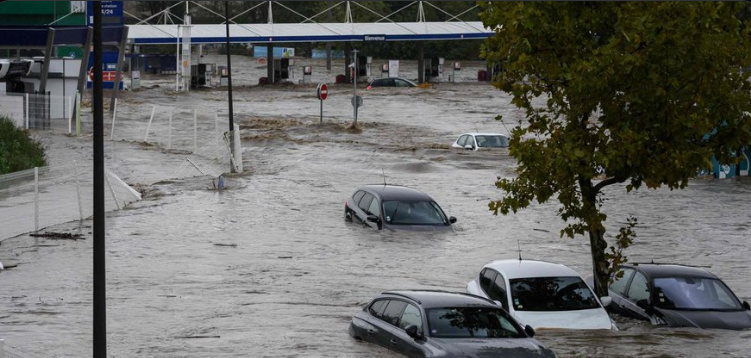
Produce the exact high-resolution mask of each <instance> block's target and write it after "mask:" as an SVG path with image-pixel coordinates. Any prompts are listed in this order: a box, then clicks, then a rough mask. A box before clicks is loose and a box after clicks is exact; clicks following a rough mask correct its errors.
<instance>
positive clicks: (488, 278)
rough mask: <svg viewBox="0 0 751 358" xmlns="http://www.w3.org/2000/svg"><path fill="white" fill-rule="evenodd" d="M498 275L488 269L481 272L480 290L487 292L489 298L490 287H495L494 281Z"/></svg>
mask: <svg viewBox="0 0 751 358" xmlns="http://www.w3.org/2000/svg"><path fill="white" fill-rule="evenodd" d="M497 275H498V273H497V272H495V271H493V270H491V269H487V268H486V269H483V270H482V272H480V288H482V290H483V291H485V294H487V295H488V297H490V286H492V285H493V281H495V277H496V276H497Z"/></svg>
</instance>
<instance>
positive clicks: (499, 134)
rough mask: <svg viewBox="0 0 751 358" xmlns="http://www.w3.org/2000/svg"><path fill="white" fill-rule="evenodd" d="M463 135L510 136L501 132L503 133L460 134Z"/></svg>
mask: <svg viewBox="0 0 751 358" xmlns="http://www.w3.org/2000/svg"><path fill="white" fill-rule="evenodd" d="M463 135H474V136H478V135H498V136H501V137H508V136H507V135H505V134H501V133H463V134H460V135H459V136H460V137H461V136H463Z"/></svg>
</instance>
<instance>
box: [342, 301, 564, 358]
mask: <svg viewBox="0 0 751 358" xmlns="http://www.w3.org/2000/svg"><path fill="white" fill-rule="evenodd" d="M349 334H350V336H352V337H354V338H355V339H358V340H363V341H367V342H371V343H375V344H378V345H381V346H383V347H385V348H388V349H390V350H392V351H395V352H398V353H401V354H403V355H406V356H408V357H515V358H532V357H534V358H540V357H545V358H550V357H555V354H554V353H553V351H551V350H550V349H548V348H546V347H545V346H543V345H542V344H540V342H538V341H537V340H536V339H534V338H532V337H533V336H534V330H533V329H532V327H530V326H526V327H525V328H522V327H521V326H520V325H519V323H517V322H516V321H515V320H514V319H513V318H511V316H509V315H508V313H507V312H506V311H505V310H503V309H502V308H500V307H498V306H496V305H495V303H493V302H492V301H489V300H486V299H484V298H481V297H477V296H474V295H470V294H467V293H453V292H444V291H408V290H405V291H390V292H384V293H382V294H380V295H378V296H377V297H376V298H374V299H373V300H372V301H371V302H370V303H368V304H367V305H366V306H365V307H364V308H363V310H362V311H360V312H358V313H357V314H356V315H355V316H354V317H353V318H352V323H350V326H349Z"/></svg>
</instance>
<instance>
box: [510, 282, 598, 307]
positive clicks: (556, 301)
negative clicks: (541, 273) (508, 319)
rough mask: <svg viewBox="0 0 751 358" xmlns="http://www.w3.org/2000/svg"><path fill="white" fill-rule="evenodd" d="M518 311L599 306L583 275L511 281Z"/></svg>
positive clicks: (512, 293)
mask: <svg viewBox="0 0 751 358" xmlns="http://www.w3.org/2000/svg"><path fill="white" fill-rule="evenodd" d="M510 283H511V303H512V306H513V307H514V309H515V310H517V311H575V310H586V309H592V308H598V307H599V304H598V303H597V300H596V299H595V295H594V293H593V292H592V290H590V289H589V286H587V285H586V284H585V283H584V281H582V279H581V278H580V277H531V278H520V279H514V280H510Z"/></svg>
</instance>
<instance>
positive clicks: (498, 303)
mask: <svg viewBox="0 0 751 358" xmlns="http://www.w3.org/2000/svg"><path fill="white" fill-rule="evenodd" d="M493 302H494V303H495V304H497V305H498V306H500V307H503V303H501V301H498V300H493Z"/></svg>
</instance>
